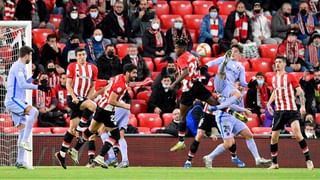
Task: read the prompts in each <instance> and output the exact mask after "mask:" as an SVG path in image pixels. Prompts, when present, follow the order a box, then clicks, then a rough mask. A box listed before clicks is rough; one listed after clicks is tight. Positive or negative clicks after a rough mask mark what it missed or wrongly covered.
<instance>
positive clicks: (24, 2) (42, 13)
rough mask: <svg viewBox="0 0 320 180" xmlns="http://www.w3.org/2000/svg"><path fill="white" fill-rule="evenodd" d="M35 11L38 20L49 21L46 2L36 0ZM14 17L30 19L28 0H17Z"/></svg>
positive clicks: (30, 11) (30, 12)
mask: <svg viewBox="0 0 320 180" xmlns="http://www.w3.org/2000/svg"><path fill="white" fill-rule="evenodd" d="M36 3H37V7H38V8H37V12H38V16H39V19H40V22H42V21H45V22H48V21H49V12H48V10H47V7H46V4H45V3H44V2H43V0H38V1H37V2H36ZM15 17H16V18H17V19H18V20H32V4H31V2H30V0H19V2H18V4H17V7H16V12H15Z"/></svg>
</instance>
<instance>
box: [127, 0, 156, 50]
mask: <svg viewBox="0 0 320 180" xmlns="http://www.w3.org/2000/svg"><path fill="white" fill-rule="evenodd" d="M129 17H130V18H131V20H130V21H131V22H132V30H133V33H132V34H133V37H134V38H135V41H136V43H137V44H138V45H139V46H140V45H142V36H143V33H144V32H145V31H146V30H147V29H148V28H150V26H151V23H150V20H151V19H153V18H154V17H155V11H154V10H152V9H150V8H149V3H148V1H147V0H140V3H139V7H138V11H137V12H134V13H132V14H131V15H130V14H129Z"/></svg>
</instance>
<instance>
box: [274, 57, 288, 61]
mask: <svg viewBox="0 0 320 180" xmlns="http://www.w3.org/2000/svg"><path fill="white" fill-rule="evenodd" d="M276 59H281V60H282V61H283V62H286V61H287V58H286V57H284V56H277V57H276V58H275V60H276Z"/></svg>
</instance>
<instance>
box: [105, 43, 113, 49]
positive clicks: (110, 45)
mask: <svg viewBox="0 0 320 180" xmlns="http://www.w3.org/2000/svg"><path fill="white" fill-rule="evenodd" d="M108 47H113V48H114V45H112V44H107V45H106V46H105V47H104V49H108Z"/></svg>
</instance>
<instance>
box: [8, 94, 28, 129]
mask: <svg viewBox="0 0 320 180" xmlns="http://www.w3.org/2000/svg"><path fill="white" fill-rule="evenodd" d="M5 106H6V108H7V110H8V111H9V112H10V113H11V116H12V120H13V123H14V126H18V125H19V124H25V122H26V116H25V114H24V110H25V109H26V108H27V107H28V106H29V104H28V103H27V102H25V101H22V100H19V99H12V101H6V102H5Z"/></svg>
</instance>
